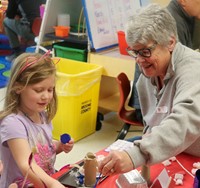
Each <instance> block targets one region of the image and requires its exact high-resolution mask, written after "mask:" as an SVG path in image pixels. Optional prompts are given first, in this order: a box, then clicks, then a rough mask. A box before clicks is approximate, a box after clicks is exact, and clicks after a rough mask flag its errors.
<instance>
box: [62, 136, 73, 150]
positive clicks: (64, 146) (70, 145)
mask: <svg viewBox="0 0 200 188" xmlns="http://www.w3.org/2000/svg"><path fill="white" fill-rule="evenodd" d="M73 146H74V140H73V139H71V140H70V141H69V142H68V143H66V144H62V143H61V150H62V151H64V152H65V153H69V152H70V151H71V150H72V148H73Z"/></svg>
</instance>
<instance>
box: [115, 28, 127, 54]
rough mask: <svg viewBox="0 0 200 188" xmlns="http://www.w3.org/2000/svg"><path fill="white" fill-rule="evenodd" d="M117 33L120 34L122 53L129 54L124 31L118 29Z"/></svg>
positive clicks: (119, 40)
mask: <svg viewBox="0 0 200 188" xmlns="http://www.w3.org/2000/svg"><path fill="white" fill-rule="evenodd" d="M117 35H118V43H119V51H120V54H122V55H128V53H127V51H126V48H127V47H128V44H127V43H126V39H125V33H124V31H118V32H117Z"/></svg>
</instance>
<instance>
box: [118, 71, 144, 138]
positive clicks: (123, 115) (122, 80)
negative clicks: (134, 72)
mask: <svg viewBox="0 0 200 188" xmlns="http://www.w3.org/2000/svg"><path fill="white" fill-rule="evenodd" d="M116 80H117V83H118V87H119V93H120V101H119V110H118V116H119V118H120V119H121V120H122V121H123V122H124V125H123V127H122V129H121V130H120V132H119V134H118V136H117V139H116V140H118V139H122V140H123V139H124V138H125V136H126V135H127V133H128V131H129V128H130V126H131V125H133V126H134V125H135V126H143V124H142V123H141V122H139V121H138V120H137V118H136V113H135V109H130V110H127V108H126V101H127V98H128V96H129V93H130V91H131V86H130V81H129V80H128V77H127V75H126V74H125V73H120V74H119V75H118V76H117V78H116Z"/></svg>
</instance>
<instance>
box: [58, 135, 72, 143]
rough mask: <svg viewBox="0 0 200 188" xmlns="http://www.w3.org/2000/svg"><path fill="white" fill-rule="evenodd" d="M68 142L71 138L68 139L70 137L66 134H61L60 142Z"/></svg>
mask: <svg viewBox="0 0 200 188" xmlns="http://www.w3.org/2000/svg"><path fill="white" fill-rule="evenodd" d="M70 140H71V137H70V135H69V134H67V133H65V134H62V135H61V136H60V141H61V142H62V143H63V144H66V143H68V142H69V141H70Z"/></svg>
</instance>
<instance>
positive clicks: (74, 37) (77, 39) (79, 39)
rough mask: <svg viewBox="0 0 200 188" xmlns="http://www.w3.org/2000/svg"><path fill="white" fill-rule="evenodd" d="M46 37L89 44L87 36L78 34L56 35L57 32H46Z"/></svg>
mask: <svg viewBox="0 0 200 188" xmlns="http://www.w3.org/2000/svg"><path fill="white" fill-rule="evenodd" d="M45 37H47V38H51V39H54V40H56V39H57V40H65V41H67V42H73V43H79V44H85V45H87V44H88V38H87V36H77V35H71V34H69V36H67V37H57V36H56V35H55V33H54V32H53V33H46V34H45Z"/></svg>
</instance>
